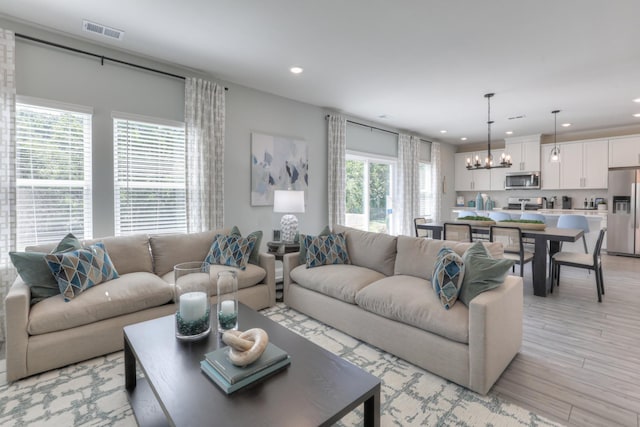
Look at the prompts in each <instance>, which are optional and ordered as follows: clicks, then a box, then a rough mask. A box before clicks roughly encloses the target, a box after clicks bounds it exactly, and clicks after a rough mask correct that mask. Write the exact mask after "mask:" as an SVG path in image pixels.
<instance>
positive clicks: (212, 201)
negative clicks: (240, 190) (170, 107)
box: [184, 77, 225, 232]
mask: <svg viewBox="0 0 640 427" xmlns="http://www.w3.org/2000/svg"><path fill="white" fill-rule="evenodd" d="M184 111H185V113H184V116H185V126H186V129H185V134H186V182H187V195H186V196H187V197H186V199H187V229H188V231H189V232H198V231H205V230H214V229H216V228H221V227H223V226H224V123H225V90H224V87H223V86H220V85H219V84H217V83H212V82H209V81H206V80H202V79H196V78H193V77H188V78H187V79H186V84H185V107H184Z"/></svg>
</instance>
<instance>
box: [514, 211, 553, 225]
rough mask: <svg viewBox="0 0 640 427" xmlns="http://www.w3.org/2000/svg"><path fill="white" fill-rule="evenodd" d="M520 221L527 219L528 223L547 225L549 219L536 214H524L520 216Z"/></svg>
mask: <svg viewBox="0 0 640 427" xmlns="http://www.w3.org/2000/svg"><path fill="white" fill-rule="evenodd" d="M520 219H526V220H527V221H542V222H545V223H546V222H547V219H546V218H545V216H544V215H542V214H539V213H534V212H523V213H522V215H520Z"/></svg>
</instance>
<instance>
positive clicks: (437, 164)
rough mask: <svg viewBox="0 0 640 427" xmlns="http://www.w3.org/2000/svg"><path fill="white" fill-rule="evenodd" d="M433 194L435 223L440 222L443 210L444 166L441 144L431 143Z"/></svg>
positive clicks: (433, 218) (433, 217)
mask: <svg viewBox="0 0 640 427" xmlns="http://www.w3.org/2000/svg"><path fill="white" fill-rule="evenodd" d="M431 185H432V186H433V187H432V188H431V192H432V193H431V194H433V214H432V216H431V218H432V220H433V222H440V210H441V208H442V192H443V189H444V187H443V183H442V165H441V160H440V143H439V142H432V143H431Z"/></svg>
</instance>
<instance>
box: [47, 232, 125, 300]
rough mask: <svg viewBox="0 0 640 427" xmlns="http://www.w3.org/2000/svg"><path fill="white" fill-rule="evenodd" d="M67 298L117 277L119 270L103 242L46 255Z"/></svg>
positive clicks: (62, 292)
mask: <svg viewBox="0 0 640 427" xmlns="http://www.w3.org/2000/svg"><path fill="white" fill-rule="evenodd" d="M44 259H45V260H47V264H48V265H49V269H51V272H52V273H53V276H54V277H55V278H56V280H57V281H58V286H59V287H60V293H61V294H62V295H63V296H64V299H65V301H69V300H72V299H73V298H75V297H77V296H78V295H79V294H80V293H82V292H84V291H85V290H87V289H89V288H91V287H93V286H96V285H98V284H100V283H102V282H106V281H109V280H112V279H117V278H118V277H119V276H118V272H117V271H116V269H115V268H114V267H113V264H112V263H111V258H109V254H108V253H107V251H106V250H105V248H104V244H102V243H101V242H98V243H96V244H95V245H91V246H89V247H88V248H83V249H77V250H75V251H70V252H61V253H53V254H48V255H45V257H44Z"/></svg>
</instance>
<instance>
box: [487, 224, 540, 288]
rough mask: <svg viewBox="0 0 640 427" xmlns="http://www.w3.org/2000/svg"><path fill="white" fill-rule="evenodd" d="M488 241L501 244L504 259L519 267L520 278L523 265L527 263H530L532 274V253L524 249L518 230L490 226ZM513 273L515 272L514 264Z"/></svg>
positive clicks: (522, 272)
mask: <svg viewBox="0 0 640 427" xmlns="http://www.w3.org/2000/svg"><path fill="white" fill-rule="evenodd" d="M489 241H491V242H499V243H502V246H503V247H504V258H506V259H511V260H514V261H515V262H516V264H519V265H520V277H523V276H524V265H525V264H526V263H528V262H530V263H531V274H533V252H530V251H526V250H525V249H524V243H523V241H522V230H520V228H518V227H505V226H502V225H492V226H491V228H490V229H489ZM513 271H515V264H514V267H513Z"/></svg>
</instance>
